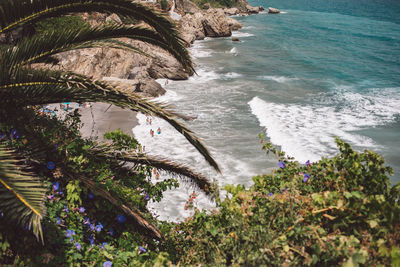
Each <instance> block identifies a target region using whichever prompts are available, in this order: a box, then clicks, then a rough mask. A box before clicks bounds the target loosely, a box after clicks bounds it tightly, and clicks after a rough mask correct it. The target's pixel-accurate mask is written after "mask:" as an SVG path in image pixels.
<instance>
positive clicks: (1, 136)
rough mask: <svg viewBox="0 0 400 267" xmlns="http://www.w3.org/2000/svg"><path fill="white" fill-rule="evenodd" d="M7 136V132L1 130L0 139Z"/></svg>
mask: <svg viewBox="0 0 400 267" xmlns="http://www.w3.org/2000/svg"><path fill="white" fill-rule="evenodd" d="M5 137H6V134H5V133H3V132H0V140H3V139H4V138H5Z"/></svg>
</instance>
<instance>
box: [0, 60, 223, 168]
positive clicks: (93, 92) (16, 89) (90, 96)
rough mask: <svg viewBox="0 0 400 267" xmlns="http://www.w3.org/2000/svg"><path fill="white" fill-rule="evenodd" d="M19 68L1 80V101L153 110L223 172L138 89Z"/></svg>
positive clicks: (189, 133) (179, 125)
mask: <svg viewBox="0 0 400 267" xmlns="http://www.w3.org/2000/svg"><path fill="white" fill-rule="evenodd" d="M0 66H1V64H0ZM18 71H19V72H17V71H16V72H15V78H14V80H15V81H8V84H2V81H0V104H3V105H4V106H6V105H13V106H18V105H20V106H27V105H42V104H50V103H61V102H79V103H81V102H105V103H110V104H114V105H116V106H118V107H121V108H128V109H131V110H133V111H137V112H142V113H145V114H150V115H153V116H156V117H159V118H162V119H164V120H165V121H167V122H168V123H169V124H170V125H171V126H173V127H174V128H175V129H176V130H177V131H178V132H179V133H181V134H182V135H183V136H185V138H186V139H187V140H188V141H189V142H190V143H191V144H192V145H193V146H194V147H195V148H196V149H197V150H198V151H199V152H200V154H202V155H203V157H204V158H205V160H206V161H207V162H208V163H209V164H210V165H211V166H212V167H213V168H214V169H215V170H217V171H218V172H220V169H219V166H218V164H217V163H216V161H215V160H214V159H213V158H212V156H211V155H210V152H209V151H208V150H207V148H206V147H205V145H204V144H203V142H202V141H201V140H200V139H199V138H198V137H196V136H195V135H194V134H193V132H192V131H191V130H190V129H188V128H187V127H186V126H185V125H183V124H182V123H180V122H179V121H177V120H176V119H175V116H174V115H172V114H171V113H169V112H168V111H166V109H165V106H162V105H160V104H156V103H154V102H150V101H147V100H145V99H143V98H141V97H140V96H138V95H136V94H135V93H132V92H126V91H122V90H118V88H115V87H111V86H110V85H108V84H106V83H103V82H99V81H92V80H90V79H88V78H86V77H84V76H80V75H76V74H72V73H62V72H55V71H36V70H29V69H28V70H27V69H25V70H23V69H21V68H19V69H18ZM27 72H29V74H28V73H27ZM0 73H1V72H0Z"/></svg>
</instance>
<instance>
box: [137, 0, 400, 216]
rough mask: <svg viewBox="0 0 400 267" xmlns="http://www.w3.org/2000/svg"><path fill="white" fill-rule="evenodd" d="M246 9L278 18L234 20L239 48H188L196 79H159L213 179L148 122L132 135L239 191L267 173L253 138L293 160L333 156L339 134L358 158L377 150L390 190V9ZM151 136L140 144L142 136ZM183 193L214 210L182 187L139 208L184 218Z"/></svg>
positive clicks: (398, 155)
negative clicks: (200, 145)
mask: <svg viewBox="0 0 400 267" xmlns="http://www.w3.org/2000/svg"><path fill="white" fill-rule="evenodd" d="M249 2H250V4H252V5H254V6H260V5H262V6H264V7H265V8H268V7H269V6H271V7H275V8H278V9H280V10H281V11H282V12H281V13H280V14H276V15H272V14H268V13H267V12H261V13H260V14H257V15H251V16H237V17H235V18H236V19H237V20H238V21H240V22H241V23H242V24H243V28H242V29H240V30H239V31H235V32H233V36H234V37H238V38H239V40H240V41H239V42H232V40H231V37H229V38H206V39H205V40H202V41H196V42H195V43H194V44H193V46H192V47H191V48H190V53H191V55H192V57H193V59H194V62H195V64H196V68H195V69H196V72H197V75H194V76H193V77H191V78H189V80H186V81H167V80H159V82H160V83H161V84H162V85H163V86H164V88H166V90H167V93H166V94H165V95H163V96H161V97H159V98H157V99H156V100H155V101H158V102H162V103H166V104H168V105H170V106H171V107H173V108H174V109H175V110H176V111H178V112H179V113H182V114H185V115H190V116H193V117H195V118H196V119H194V120H193V121H188V122H185V123H186V125H188V126H189V128H190V129H192V130H193V131H194V132H195V133H196V134H197V135H198V136H200V137H201V138H202V139H203V140H204V142H205V144H206V145H207V147H208V148H209V150H210V151H211V154H212V155H213V156H214V158H215V159H216V160H217V162H218V163H219V164H220V166H221V169H222V175H220V174H217V173H216V172H215V171H214V170H213V169H212V168H211V167H209V166H208V165H207V163H206V162H205V161H204V159H203V158H202V156H201V155H200V154H199V153H198V152H197V151H196V150H195V149H194V148H193V147H191V145H190V144H189V143H188V142H187V141H186V140H185V139H184V138H183V136H182V135H180V134H179V133H178V132H176V131H175V130H174V129H172V127H170V126H169V125H168V124H167V123H165V122H164V121H162V120H160V119H158V118H153V119H152V124H151V125H150V124H149V123H148V122H146V116H144V115H143V114H138V120H139V125H138V126H136V127H135V128H134V129H133V132H134V135H135V136H136V138H137V139H138V140H139V141H140V142H141V143H142V144H143V145H144V146H145V149H146V152H148V153H149V154H152V155H158V156H160V157H166V158H172V159H174V160H175V161H177V162H180V163H182V164H185V165H189V166H190V167H191V168H193V169H194V170H196V171H199V172H201V173H203V174H205V175H206V176H207V177H209V179H210V180H211V181H214V182H215V183H217V184H218V185H219V186H220V187H221V189H223V187H224V186H225V185H226V184H235V185H237V184H242V185H244V186H246V187H249V186H251V185H252V183H253V181H252V177H253V176H254V175H257V174H265V173H269V172H270V171H271V170H272V169H274V168H276V167H277V160H276V158H274V157H272V156H268V155H266V153H265V151H263V150H262V149H261V144H260V139H259V137H258V135H259V134H260V133H263V134H265V136H266V139H267V141H270V142H271V143H273V144H274V145H275V146H277V147H278V148H280V149H281V150H283V151H285V152H286V153H287V155H289V156H292V157H294V158H295V159H296V160H298V161H299V162H300V163H304V162H305V161H307V160H310V161H312V162H313V161H317V160H319V159H320V158H321V157H330V156H333V155H335V154H336V153H338V149H337V147H336V144H335V137H339V138H341V139H343V140H345V141H346V142H349V143H350V144H351V145H352V146H353V148H354V149H356V150H357V151H363V150H365V149H369V150H372V151H374V152H377V153H379V154H381V155H382V156H383V157H384V158H385V160H386V164H387V165H389V166H391V167H392V168H393V169H394V172H395V174H394V176H392V177H390V179H391V183H392V184H394V183H397V182H400V1H398V0H269V1H264V0H250V1H249ZM158 128H160V129H161V133H160V134H158V133H156V134H155V136H154V137H151V136H150V133H149V131H150V129H153V130H154V131H156V129H158ZM161 177H162V179H167V178H173V176H171V175H168V174H166V173H161ZM152 179H153V181H154V182H157V180H155V178H154V177H153V178H152ZM193 191H195V192H196V193H197V198H196V200H195V205H196V206H197V207H199V208H203V209H212V208H213V207H214V203H213V201H212V200H210V199H209V198H208V197H206V196H205V195H204V194H202V193H201V192H198V190H197V189H196V188H195V187H193V185H192V184H190V183H187V182H184V181H182V182H181V186H180V187H179V188H177V189H174V190H169V191H167V192H166V193H165V197H164V199H163V200H162V201H161V202H150V203H149V204H148V208H149V209H150V210H152V212H153V213H154V215H155V216H157V217H158V218H159V219H161V220H169V221H180V220H183V219H184V218H186V217H188V216H190V215H191V214H192V213H193V211H192V210H189V209H187V210H186V209H185V203H186V201H187V200H188V198H189V196H190V194H191V193H192V192H193ZM222 192H223V190H222Z"/></svg>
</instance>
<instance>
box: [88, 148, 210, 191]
mask: <svg viewBox="0 0 400 267" xmlns="http://www.w3.org/2000/svg"><path fill="white" fill-rule="evenodd" d="M91 151H92V153H95V156H96V157H98V158H104V159H111V160H118V161H121V162H129V163H133V164H135V165H146V166H152V167H155V168H157V169H160V170H164V171H166V172H168V173H171V174H175V175H178V176H180V177H181V178H187V179H189V180H190V181H191V182H193V183H194V184H195V185H197V186H198V187H199V188H200V189H201V190H202V191H204V192H205V193H206V194H210V193H213V192H214V188H213V186H212V185H211V183H210V182H209V180H208V179H207V178H206V177H205V176H204V175H202V174H200V173H197V172H195V171H193V170H191V169H190V168H189V167H187V166H185V165H182V164H179V163H176V162H174V161H171V160H169V159H164V158H160V157H154V156H150V155H146V154H144V153H137V152H136V151H116V150H115V149H114V148H113V147H112V146H109V145H102V146H97V147H94V148H92V150H91Z"/></svg>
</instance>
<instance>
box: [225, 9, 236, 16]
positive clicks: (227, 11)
mask: <svg viewBox="0 0 400 267" xmlns="http://www.w3.org/2000/svg"><path fill="white" fill-rule="evenodd" d="M224 12H225V15H228V16H234V15H237V14H239V9H237V8H236V7H232V8H225V9H224Z"/></svg>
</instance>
